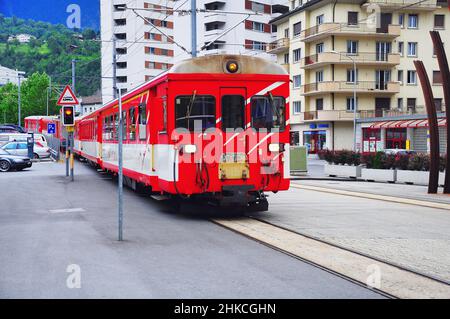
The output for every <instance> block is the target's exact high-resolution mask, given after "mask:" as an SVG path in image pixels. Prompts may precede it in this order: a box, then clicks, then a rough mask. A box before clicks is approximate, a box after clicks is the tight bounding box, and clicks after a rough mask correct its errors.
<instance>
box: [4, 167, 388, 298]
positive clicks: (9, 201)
mask: <svg viewBox="0 0 450 319" xmlns="http://www.w3.org/2000/svg"><path fill="white" fill-rule="evenodd" d="M0 189H1V200H2V205H1V207H0V298H381V296H380V295H379V294H377V293H375V292H373V291H371V290H369V289H366V288H364V287H361V286H360V285H356V284H354V283H352V282H350V281H348V280H345V279H343V278H341V277H339V276H336V275H334V274H331V273H329V272H327V271H324V270H322V269H319V268H317V267H314V266H312V265H310V264H308V263H305V262H302V261H299V260H298V259H294V258H292V257H290V256H288V255H285V254H283V253H281V252H278V251H276V250H273V249H271V248H268V247H266V246H264V245H261V244H259V243H257V242H255V241H252V240H250V239H248V238H246V237H243V236H241V235H239V234H236V233H234V232H231V231H229V230H226V229H224V228H222V227H220V226H218V225H215V224H213V223H212V222H210V221H209V220H208V219H206V218H204V217H198V218H195V217H193V216H192V215H180V214H172V213H170V209H169V208H170V207H169V206H168V205H167V203H161V202H157V201H155V200H152V199H150V198H148V197H145V196H142V195H138V194H137V193H135V192H133V191H131V190H128V189H126V190H125V205H124V208H125V228H124V236H125V242H122V243H119V242H118V241H117V209H116V207H117V206H116V204H117V197H116V184H115V183H114V182H113V181H112V180H111V178H110V177H109V176H107V175H102V174H99V173H97V172H96V171H95V170H94V169H92V168H89V167H88V166H87V165H85V164H79V163H77V165H76V177H75V182H74V183H70V182H68V181H67V179H66V178H65V177H64V165H62V164H55V163H39V164H34V165H33V167H32V169H31V170H28V171H23V172H11V173H3V174H0ZM274 207H276V206H274ZM69 287H71V288H69ZM78 287H79V288H78Z"/></svg>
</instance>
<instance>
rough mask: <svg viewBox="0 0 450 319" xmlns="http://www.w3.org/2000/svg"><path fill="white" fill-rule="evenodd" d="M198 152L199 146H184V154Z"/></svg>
mask: <svg viewBox="0 0 450 319" xmlns="http://www.w3.org/2000/svg"><path fill="white" fill-rule="evenodd" d="M195 152H197V146H196V145H193V144H187V145H184V146H183V153H186V154H193V153H195Z"/></svg>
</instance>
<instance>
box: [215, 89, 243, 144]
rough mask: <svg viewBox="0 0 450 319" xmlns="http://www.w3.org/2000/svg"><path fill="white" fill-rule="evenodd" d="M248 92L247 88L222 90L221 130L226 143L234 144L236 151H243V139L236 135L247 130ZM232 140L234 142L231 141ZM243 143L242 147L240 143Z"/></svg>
mask: <svg viewBox="0 0 450 319" xmlns="http://www.w3.org/2000/svg"><path fill="white" fill-rule="evenodd" d="M246 99H247V90H246V89H245V88H221V89H220V104H219V105H220V106H219V108H220V110H219V112H218V114H219V115H218V116H219V118H218V120H217V122H218V123H219V129H221V130H222V132H223V134H224V143H225V144H227V145H226V146H228V144H230V143H233V144H232V145H233V146H234V149H235V150H237V149H243V148H242V146H243V143H244V141H243V139H238V138H236V137H237V135H236V133H237V132H238V131H239V130H240V131H244V130H245V123H247V122H249V121H248V120H247V117H248V114H246V113H247V112H246V107H245V104H246ZM231 139H232V140H231ZM239 142H241V145H239V146H240V147H238V143H239Z"/></svg>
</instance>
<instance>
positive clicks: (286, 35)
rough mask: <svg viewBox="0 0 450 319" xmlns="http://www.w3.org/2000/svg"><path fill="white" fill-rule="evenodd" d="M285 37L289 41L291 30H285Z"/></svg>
mask: <svg viewBox="0 0 450 319" xmlns="http://www.w3.org/2000/svg"><path fill="white" fill-rule="evenodd" d="M284 37H285V38H286V39H289V28H286V29H284Z"/></svg>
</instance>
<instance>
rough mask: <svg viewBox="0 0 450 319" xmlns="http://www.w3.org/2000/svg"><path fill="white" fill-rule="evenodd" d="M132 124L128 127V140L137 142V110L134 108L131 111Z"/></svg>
mask: <svg viewBox="0 0 450 319" xmlns="http://www.w3.org/2000/svg"><path fill="white" fill-rule="evenodd" d="M128 112H129V114H130V115H129V119H130V124H129V126H128V138H129V139H130V141H135V140H136V108H135V107H132V108H131V109H130V110H129V111H128Z"/></svg>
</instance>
